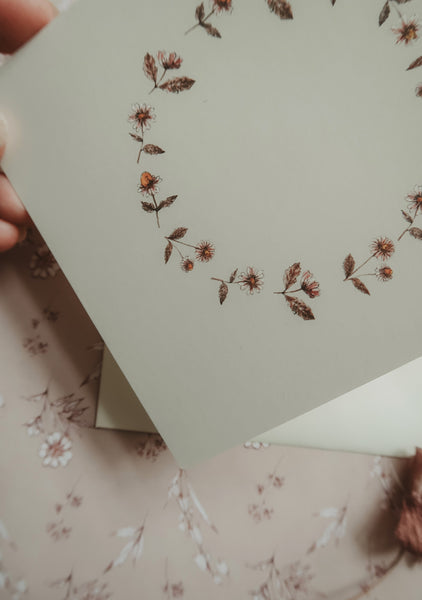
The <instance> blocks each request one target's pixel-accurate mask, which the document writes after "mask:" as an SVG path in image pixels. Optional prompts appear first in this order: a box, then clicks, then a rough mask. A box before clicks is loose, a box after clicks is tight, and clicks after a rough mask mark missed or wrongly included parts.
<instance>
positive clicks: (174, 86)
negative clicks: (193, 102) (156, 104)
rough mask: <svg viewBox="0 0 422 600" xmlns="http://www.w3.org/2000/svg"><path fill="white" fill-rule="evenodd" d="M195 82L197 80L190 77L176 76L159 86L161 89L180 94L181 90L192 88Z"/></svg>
mask: <svg viewBox="0 0 422 600" xmlns="http://www.w3.org/2000/svg"><path fill="white" fill-rule="evenodd" d="M194 83H195V80H194V79H190V78H189V77H175V78H174V79H169V80H168V81H166V82H165V83H162V84H161V85H160V86H159V87H160V90H165V91H166V92H172V93H173V94H178V93H179V92H183V91H185V90H190V88H191V87H192V86H193V84H194Z"/></svg>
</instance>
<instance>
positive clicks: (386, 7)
mask: <svg viewBox="0 0 422 600" xmlns="http://www.w3.org/2000/svg"><path fill="white" fill-rule="evenodd" d="M389 16H390V3H389V0H387V2H386V3H385V4H384V6H383V7H382V9H381V12H380V16H379V17H378V24H379V26H380V27H381V25H382V24H383V23H385V22H386V20H387V19H388V17H389Z"/></svg>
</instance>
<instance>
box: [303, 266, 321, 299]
mask: <svg viewBox="0 0 422 600" xmlns="http://www.w3.org/2000/svg"><path fill="white" fill-rule="evenodd" d="M312 277H313V275H312V273H311V272H310V271H306V272H305V273H304V274H303V275H302V279H301V282H300V287H301V289H302V290H303V291H304V292H305V294H307V295H308V296H309V298H316V297H317V296H319V283H318V282H317V281H311V279H312Z"/></svg>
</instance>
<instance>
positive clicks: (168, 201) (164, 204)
mask: <svg viewBox="0 0 422 600" xmlns="http://www.w3.org/2000/svg"><path fill="white" fill-rule="evenodd" d="M176 198H177V196H169V197H168V198H166V199H165V200H162V201H161V202H160V204H159V205H158V208H157V210H161V209H162V208H166V207H167V206H171V205H172V204H173V202H174V201H175V200H176Z"/></svg>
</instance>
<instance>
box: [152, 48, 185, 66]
mask: <svg viewBox="0 0 422 600" xmlns="http://www.w3.org/2000/svg"><path fill="white" fill-rule="evenodd" d="M158 61H159V63H160V65H161V66H162V67H163V69H166V70H168V69H180V66H181V64H182V62H183V58H181V57H180V56H177V54H176V52H170V53H169V54H168V55H167V54H166V53H165V52H162V51H160V52H159V53H158Z"/></svg>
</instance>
